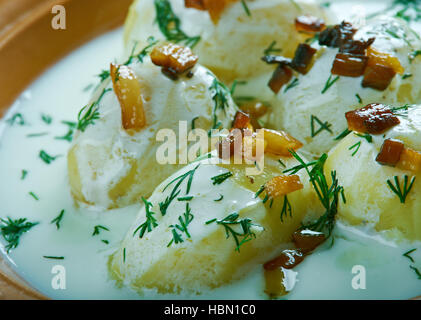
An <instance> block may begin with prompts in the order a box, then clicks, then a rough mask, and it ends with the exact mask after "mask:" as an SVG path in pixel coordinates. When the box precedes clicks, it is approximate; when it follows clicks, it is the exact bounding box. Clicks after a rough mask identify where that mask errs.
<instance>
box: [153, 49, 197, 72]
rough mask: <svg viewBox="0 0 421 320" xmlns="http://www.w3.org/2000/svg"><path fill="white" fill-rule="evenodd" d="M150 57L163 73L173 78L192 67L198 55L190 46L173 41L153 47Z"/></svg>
mask: <svg viewBox="0 0 421 320" xmlns="http://www.w3.org/2000/svg"><path fill="white" fill-rule="evenodd" d="M150 57H151V60H152V62H153V63H154V64H155V65H157V66H160V67H162V71H163V73H164V74H165V75H167V76H169V77H170V78H171V79H173V80H174V78H176V77H177V76H178V75H181V74H183V73H184V72H186V71H188V70H190V69H191V68H193V67H194V66H195V65H196V63H197V61H198V57H197V56H196V55H194V54H193V52H192V51H191V50H190V48H188V47H183V46H180V45H177V44H173V43H167V44H164V45H161V46H157V47H155V48H153V50H152V52H151V54H150Z"/></svg>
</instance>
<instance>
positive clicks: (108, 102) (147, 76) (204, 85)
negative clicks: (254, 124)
mask: <svg viewBox="0 0 421 320" xmlns="http://www.w3.org/2000/svg"><path fill="white" fill-rule="evenodd" d="M132 60H133V61H132V63H131V64H129V66H128V67H127V66H125V65H121V66H120V67H117V68H116V67H115V66H114V65H112V68H111V69H112V70H111V71H112V72H111V77H112V79H111V80H112V81H110V79H109V80H106V81H104V83H103V85H102V87H101V88H99V89H98V91H97V93H96V94H95V99H94V101H98V100H97V99H98V97H99V96H100V94H99V93H101V96H100V97H101V99H100V100H99V103H98V104H97V105H94V108H93V110H91V111H92V112H91V117H90V119H91V120H92V123H90V122H86V123H85V124H86V127H85V125H82V126H80V127H81V128H80V129H81V130H79V131H78V133H77V134H76V135H75V139H74V141H73V144H72V146H71V148H70V151H69V153H68V171H69V179H70V185H71V192H72V194H73V196H74V198H75V199H76V200H77V201H78V202H81V203H85V204H88V205H90V206H96V207H99V208H102V209H104V208H105V209H110V208H117V207H124V206H127V205H130V204H133V203H134V202H137V201H139V199H140V197H141V196H144V197H148V196H149V195H150V194H151V193H152V191H153V190H154V188H155V187H156V186H157V185H158V184H159V182H160V181H162V180H163V179H165V178H166V177H168V176H169V175H171V174H172V173H174V172H175V171H177V170H178V169H179V168H181V167H182V165H176V164H159V163H158V161H157V158H156V157H157V150H158V148H159V147H160V146H162V144H163V143H164V141H157V133H158V132H159V130H160V129H169V130H172V131H173V132H174V133H175V134H176V136H177V138H178V137H182V136H183V133H182V132H181V133H179V125H180V124H179V121H184V127H185V131H187V133H188V132H189V131H190V129H191V127H192V126H194V127H195V128H202V129H205V130H209V129H211V128H212V127H214V124H215V122H216V123H217V124H218V125H219V126H220V127H221V128H222V127H224V128H229V127H230V126H231V122H232V119H233V117H234V115H235V112H236V106H235V104H234V103H233V101H232V99H231V97H230V94H229V90H227V89H226V88H223V87H218V89H220V90H219V92H221V93H222V94H223V96H224V97H225V98H226V103H225V104H224V106H223V107H222V108H221V106H218V107H217V108H216V107H215V101H214V100H213V97H214V96H215V94H216V91H215V87H217V86H219V85H220V83H219V81H217V79H216V78H215V76H214V75H213V74H211V73H210V71H209V70H208V69H206V68H204V67H202V66H200V65H196V66H195V67H194V68H193V69H191V70H190V72H191V74H190V75H189V76H187V75H182V76H179V78H178V80H172V79H170V78H169V77H167V76H166V75H164V74H163V73H162V72H161V67H159V66H156V65H154V64H153V63H152V62H151V60H150V58H149V57H144V58H143V63H142V62H140V60H138V59H137V57H135V58H133V59H132ZM127 68H130V70H131V71H130V72H129V71H128V70H126V69H127ZM124 77H126V78H124ZM116 81H117V83H120V82H121V83H122V84H125V85H124V86H122V85H119V86H117V85H114V88H113V85H112V84H111V82H114V83H115V82H116ZM123 81H124V82H123ZM136 81H138V84H137V85H136V83H135V82H136ZM131 88H134V89H135V92H136V94H137V95H138V94H139V92H140V94H141V101H139V99H138V97H134V98H133V99H128V96H129V95H130V90H131ZM113 89H114V90H113ZM116 89H119V90H118V91H116ZM116 92H118V93H119V94H120V95H122V98H120V97H119V98H118V97H117V94H116ZM123 102H124V103H123ZM123 107H124V108H123ZM95 108H97V110H96V111H95ZM133 108H134V109H133ZM136 108H137V109H136ZM139 108H143V112H138V110H139ZM125 110H126V112H124V111H125ZM88 111H89V109H85V110H84V111H83V112H82V113H81V115H80V117H83V118H85V119H86V118H87V112H88ZM94 111H95V112H97V114H95V112H94ZM134 111H136V112H134ZM92 115H94V116H92ZM122 115H125V121H123V122H122V120H123V119H122ZM88 116H89V114H88ZM137 119H139V121H137ZM135 120H136V121H135ZM140 120H141V122H140ZM139 123H140V124H141V125H139ZM82 131H83V132H82ZM177 141H178V140H177ZM190 145H191V144H190V143H189V144H186V145H184V144H176V142H174V148H175V149H176V150H175V151H176V152H177V155H178V151H180V152H181V153H182V154H184V151H186V147H187V148H188V147H189V146H190ZM205 151H206V152H207V151H208V150H205ZM179 159H180V158H178V160H179ZM177 163H179V161H177ZM185 163H186V162H185Z"/></svg>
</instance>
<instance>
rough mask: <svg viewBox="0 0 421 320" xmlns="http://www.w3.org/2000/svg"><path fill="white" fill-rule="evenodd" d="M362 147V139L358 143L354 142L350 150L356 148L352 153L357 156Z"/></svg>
mask: <svg viewBox="0 0 421 320" xmlns="http://www.w3.org/2000/svg"><path fill="white" fill-rule="evenodd" d="M360 147H361V141H358V142H357V143H356V144H353V145H352V146H350V147H349V148H348V150H354V151H353V152H352V154H351V155H352V156H355V155H356V154H357V153H358V151H359V150H360Z"/></svg>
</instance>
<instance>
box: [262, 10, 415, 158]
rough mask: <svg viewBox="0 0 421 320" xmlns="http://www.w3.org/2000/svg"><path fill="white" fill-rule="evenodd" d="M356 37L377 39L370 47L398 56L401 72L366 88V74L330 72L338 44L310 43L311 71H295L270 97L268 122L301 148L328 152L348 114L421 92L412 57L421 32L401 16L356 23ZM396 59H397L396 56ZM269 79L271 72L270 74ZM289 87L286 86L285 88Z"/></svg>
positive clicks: (411, 99)
mask: <svg viewBox="0 0 421 320" xmlns="http://www.w3.org/2000/svg"><path fill="white" fill-rule="evenodd" d="M354 27H355V28H357V29H358V31H357V33H356V34H355V36H354V39H355V40H368V39H369V38H372V37H375V41H374V43H373V44H372V45H371V47H370V50H371V51H374V50H376V51H378V52H381V53H383V54H387V55H389V56H390V57H393V58H397V59H398V60H399V62H400V65H401V67H403V71H401V73H397V74H396V75H395V77H394V78H393V80H392V82H391V83H390V85H389V86H388V87H387V89H385V90H384V91H381V90H376V89H372V88H363V87H362V80H363V77H362V76H359V77H347V76H340V77H338V76H336V75H332V74H331V69H332V65H333V61H334V59H335V56H336V54H337V53H338V49H337V48H329V47H324V46H323V47H320V46H319V44H318V43H316V42H315V43H314V44H313V45H312V46H313V47H314V48H316V49H318V51H317V53H316V55H315V58H314V64H313V65H312V66H311V69H310V71H309V72H308V73H307V74H304V75H303V74H298V73H297V74H296V75H295V76H294V78H293V79H291V81H290V83H289V84H292V83H293V82H295V83H294V85H291V86H284V87H283V88H282V89H281V91H280V92H279V93H278V94H277V95H276V96H275V97H274V98H273V99H272V100H271V101H270V102H271V105H272V108H271V110H272V111H273V112H272V113H271V114H270V115H269V117H268V122H267V123H266V126H269V127H273V128H276V129H283V130H285V131H287V132H289V133H291V134H292V135H293V136H294V137H296V138H297V139H298V140H300V141H301V142H303V143H304V145H305V146H304V148H303V150H302V152H304V151H306V152H308V153H309V154H310V155H312V156H313V155H320V154H321V153H323V152H328V151H329V150H330V149H331V148H332V147H333V146H334V145H335V143H336V141H335V140H334V138H335V137H337V136H338V135H339V134H340V133H341V132H343V131H344V130H345V129H346V127H347V125H346V121H345V117H344V113H345V112H347V111H350V110H353V109H356V108H359V107H362V106H365V105H366V104H368V103H386V104H393V105H399V104H402V105H403V104H406V103H417V101H419V100H420V98H421V94H420V90H419V87H420V86H421V65H420V63H421V60H420V59H419V57H418V58H414V57H413V53H414V52H415V50H417V49H419V48H421V42H420V40H419V38H418V36H417V35H416V34H415V33H414V32H413V31H412V30H411V29H410V28H409V27H408V25H407V23H406V22H405V21H403V20H400V19H396V18H388V17H381V18H378V19H376V20H372V21H368V23H367V25H365V26H362V27H360V28H359V27H358V26H354ZM395 61H396V60H395ZM267 79H268V80H269V79H270V75H269V76H268V77H267ZM287 88H288V89H287Z"/></svg>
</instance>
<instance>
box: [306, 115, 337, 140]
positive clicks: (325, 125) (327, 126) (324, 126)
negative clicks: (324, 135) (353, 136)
mask: <svg viewBox="0 0 421 320" xmlns="http://www.w3.org/2000/svg"><path fill="white" fill-rule="evenodd" d="M315 122H316V123H317V124H318V125H319V126H320V128H319V129H317V130H316V129H315ZM331 126H332V124H330V123H329V122H327V121H326V122H322V121H321V120H320V119H319V118H317V117H316V116H314V115H311V120H310V129H311V137H312V138H314V137H315V136H317V135H318V134H319V133H320V132H322V131H323V130H326V131H328V132H330V133H333V132H332V130H331V129H330V127H331Z"/></svg>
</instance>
